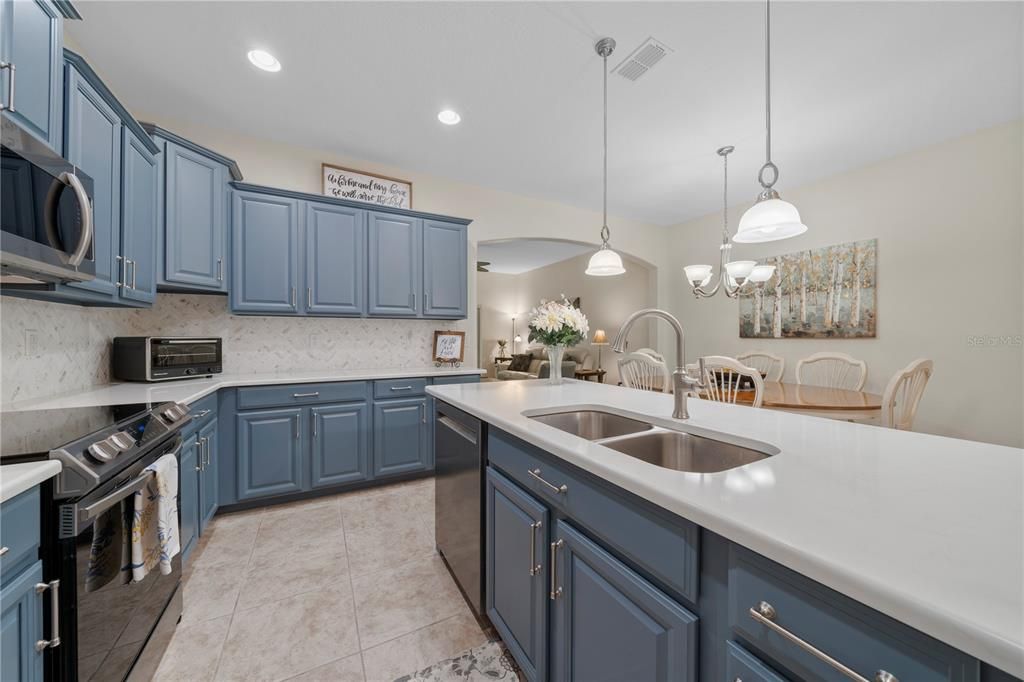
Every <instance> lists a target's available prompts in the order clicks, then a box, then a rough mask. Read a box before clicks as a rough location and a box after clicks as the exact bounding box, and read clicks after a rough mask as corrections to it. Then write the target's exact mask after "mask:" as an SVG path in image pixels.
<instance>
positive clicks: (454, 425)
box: [437, 415, 477, 445]
mask: <svg viewBox="0 0 1024 682" xmlns="http://www.w3.org/2000/svg"><path fill="white" fill-rule="evenodd" d="M437 422H438V423H439V424H442V425H444V426H447V427H448V428H449V429H451V430H452V431H454V432H455V433H457V434H458V435H459V436H461V437H462V438H464V439H466V440H468V441H469V442H470V443H472V444H473V445H476V443H477V440H476V433H474V432H473V431H471V430H470V429H467V428H466V427H465V426H463V425H462V424H460V423H459V422H457V421H455V420H454V419H452V418H451V417H446V416H444V415H441V416H440V417H438V418H437Z"/></svg>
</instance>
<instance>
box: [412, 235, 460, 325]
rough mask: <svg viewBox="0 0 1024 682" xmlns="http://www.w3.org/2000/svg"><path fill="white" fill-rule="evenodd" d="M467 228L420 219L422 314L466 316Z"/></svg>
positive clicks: (452, 317)
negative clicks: (421, 221)
mask: <svg viewBox="0 0 1024 682" xmlns="http://www.w3.org/2000/svg"><path fill="white" fill-rule="evenodd" d="M467 248H468V244H467V228H466V226H465V225H459V224H456V223H446V222H441V221H438V220H424V221H423V317H436V318H443V319H449V320H451V319H458V318H463V317H466V306H467V300H468V290H467V281H468V277H469V274H468V270H467V255H466V253H467Z"/></svg>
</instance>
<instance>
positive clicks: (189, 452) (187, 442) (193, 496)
mask: <svg viewBox="0 0 1024 682" xmlns="http://www.w3.org/2000/svg"><path fill="white" fill-rule="evenodd" d="M199 450H200V446H199V438H198V436H197V434H196V431H195V430H194V429H189V430H188V431H186V432H185V433H183V434H182V444H181V457H180V463H179V465H178V471H179V473H178V486H179V490H178V516H179V517H180V520H179V521H178V525H179V528H180V530H181V541H180V543H181V557H182V561H187V560H188V558H189V555H190V554H192V550H193V549H195V546H196V541H197V540H199Z"/></svg>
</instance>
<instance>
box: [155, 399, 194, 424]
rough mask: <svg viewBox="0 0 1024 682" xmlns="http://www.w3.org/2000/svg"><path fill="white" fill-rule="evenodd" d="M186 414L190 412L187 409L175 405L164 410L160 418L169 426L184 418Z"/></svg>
mask: <svg viewBox="0 0 1024 682" xmlns="http://www.w3.org/2000/svg"><path fill="white" fill-rule="evenodd" d="M186 414H188V410H187V409H186V408H184V407H182V406H181V405H178V404H174V405H169V406H168V407H166V408H164V410H163V411H162V412H161V413H160V416H161V417H162V418H163V420H164V421H165V422H167V423H168V424H173V423H174V422H176V421H179V420H181V419H182V418H184V416H185V415H186Z"/></svg>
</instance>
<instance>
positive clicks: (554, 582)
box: [548, 539, 565, 599]
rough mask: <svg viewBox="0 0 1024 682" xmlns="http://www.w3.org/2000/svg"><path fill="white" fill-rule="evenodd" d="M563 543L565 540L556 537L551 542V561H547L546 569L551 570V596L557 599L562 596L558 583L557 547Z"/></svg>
mask: <svg viewBox="0 0 1024 682" xmlns="http://www.w3.org/2000/svg"><path fill="white" fill-rule="evenodd" d="M564 544H565V541H564V540H562V539H558V540H556V541H554V542H552V543H551V561H550V562H548V564H549V565H548V570H550V571H551V595H550V596H551V598H552V599H558V598H559V597H560V596H562V588H561V587H560V586H559V585H558V570H557V566H558V548H559V547H561V546H562V545H564Z"/></svg>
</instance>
